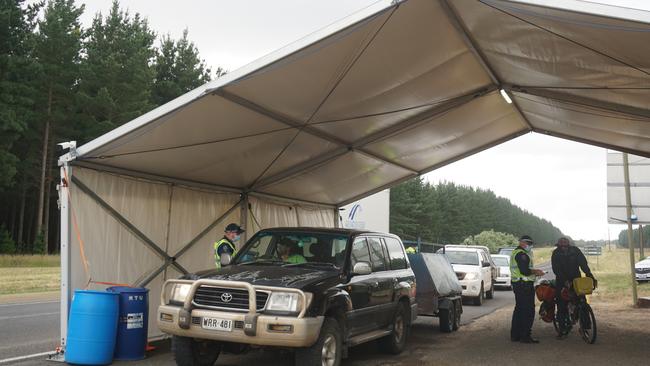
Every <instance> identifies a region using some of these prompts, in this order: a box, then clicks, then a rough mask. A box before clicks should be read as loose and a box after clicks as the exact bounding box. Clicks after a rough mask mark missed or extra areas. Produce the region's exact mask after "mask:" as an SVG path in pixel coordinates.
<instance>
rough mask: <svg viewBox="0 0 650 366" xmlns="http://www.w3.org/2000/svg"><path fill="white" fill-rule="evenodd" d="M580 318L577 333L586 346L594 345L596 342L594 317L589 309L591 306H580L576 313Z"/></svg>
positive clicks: (584, 304) (585, 304)
mask: <svg viewBox="0 0 650 366" xmlns="http://www.w3.org/2000/svg"><path fill="white" fill-rule="evenodd" d="M578 315H579V316H580V318H579V319H578V322H579V324H580V327H579V329H578V330H579V331H580V336H582V339H583V340H584V341H585V342H587V343H588V344H594V342H596V334H597V333H596V330H597V328H596V317H595V316H594V311H593V310H592V309H591V306H589V304H587V303H583V304H581V305H580V310H579V311H578Z"/></svg>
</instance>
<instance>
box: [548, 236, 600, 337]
mask: <svg viewBox="0 0 650 366" xmlns="http://www.w3.org/2000/svg"><path fill="white" fill-rule="evenodd" d="M556 245H557V248H555V249H554V250H553V254H552V255H551V265H552V267H553V273H555V283H556V285H555V301H556V303H557V317H558V322H559V326H560V327H561V329H563V330H566V329H568V328H569V327H570V326H571V324H570V323H569V311H568V307H567V306H568V304H567V302H566V301H565V300H564V299H563V298H562V289H563V288H565V287H566V288H567V289H568V288H569V286H570V284H571V282H572V281H573V279H574V278H578V277H581V275H580V270H582V272H584V274H585V275H586V276H587V277H591V279H592V280H594V287H596V284H597V283H598V282H597V281H596V278H594V275H593V274H592V273H591V269H589V265H588V264H587V258H586V257H585V255H584V254H582V251H581V250H580V249H578V248H577V247H575V246H572V245H570V242H569V239H567V238H565V237H562V238H560V239H558V241H557V244H556ZM560 338H563V336H560Z"/></svg>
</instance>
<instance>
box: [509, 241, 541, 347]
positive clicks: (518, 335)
mask: <svg viewBox="0 0 650 366" xmlns="http://www.w3.org/2000/svg"><path fill="white" fill-rule="evenodd" d="M532 245H533V239H532V238H531V237H530V236H528V235H524V236H522V237H521V238H520V239H519V246H518V247H517V248H516V249H515V250H513V251H512V254H511V256H510V279H511V281H512V291H513V292H514V293H515V310H514V311H513V313H512V325H511V327H510V340H512V341H513V342H522V343H539V341H538V340H537V339H535V338H533V337H532V336H531V331H532V328H533V322H534V321H535V288H534V286H533V283H534V282H535V277H536V276H543V275H544V271H542V270H540V269H535V268H533V258H532V256H531V253H530V250H531V246H532Z"/></svg>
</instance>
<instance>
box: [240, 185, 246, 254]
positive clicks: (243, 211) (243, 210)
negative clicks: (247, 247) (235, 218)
mask: <svg viewBox="0 0 650 366" xmlns="http://www.w3.org/2000/svg"><path fill="white" fill-rule="evenodd" d="M239 221H240V223H239V226H240V227H242V228H243V229H244V232H243V233H242V235H241V241H240V242H239V246H240V247H241V246H243V245H244V244H245V243H246V241H248V194H247V193H242V196H241V211H240V212H239Z"/></svg>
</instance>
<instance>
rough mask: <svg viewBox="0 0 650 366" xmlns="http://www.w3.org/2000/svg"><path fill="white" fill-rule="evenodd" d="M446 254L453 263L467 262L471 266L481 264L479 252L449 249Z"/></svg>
mask: <svg viewBox="0 0 650 366" xmlns="http://www.w3.org/2000/svg"><path fill="white" fill-rule="evenodd" d="M445 254H446V255H447V258H449V262H451V264H467V265H471V266H478V265H479V263H478V253H477V252H465V251H462V252H461V251H453V250H447V251H446V252H445Z"/></svg>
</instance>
